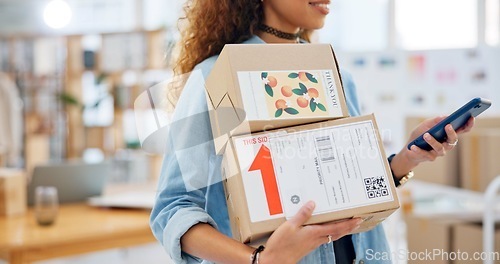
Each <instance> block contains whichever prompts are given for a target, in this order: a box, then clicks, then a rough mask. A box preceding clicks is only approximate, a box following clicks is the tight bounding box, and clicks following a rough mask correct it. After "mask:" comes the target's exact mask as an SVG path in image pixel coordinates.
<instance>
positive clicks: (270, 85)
mask: <svg viewBox="0 0 500 264" xmlns="http://www.w3.org/2000/svg"><path fill="white" fill-rule="evenodd" d="M334 76H335V75H334V74H333V71H332V70H298V71H294V70H290V71H240V72H238V81H239V85H240V90H241V96H242V99H243V106H244V108H245V109H244V110H245V112H246V117H247V119H248V120H267V119H286V118H297V117H325V116H333V117H340V116H342V109H341V105H340V102H339V95H338V89H339V88H340V87H337V85H336V83H335V78H334Z"/></svg>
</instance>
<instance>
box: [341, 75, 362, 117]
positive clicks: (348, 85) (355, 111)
mask: <svg viewBox="0 0 500 264" xmlns="http://www.w3.org/2000/svg"><path fill="white" fill-rule="evenodd" d="M340 75H341V76H342V84H343V86H344V94H345V97H346V102H347V108H349V114H350V115H351V116H359V115H361V109H360V107H359V101H358V95H357V93H356V85H355V84H354V81H353V79H352V75H351V74H350V73H348V72H347V71H344V70H340Z"/></svg>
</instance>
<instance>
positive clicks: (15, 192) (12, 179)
mask: <svg viewBox="0 0 500 264" xmlns="http://www.w3.org/2000/svg"><path fill="white" fill-rule="evenodd" d="M26 189H27V188H26V173H25V172H24V171H21V170H17V169H7V168H0V215H5V216H12V215H19V214H23V213H25V212H26V206H27V201H26Z"/></svg>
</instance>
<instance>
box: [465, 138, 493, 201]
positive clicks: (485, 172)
mask: <svg viewBox="0 0 500 264" xmlns="http://www.w3.org/2000/svg"><path fill="white" fill-rule="evenodd" d="M460 145H461V146H460V184H461V187H462V188H465V189H469V190H473V191H479V192H484V191H485V190H486V188H487V187H488V185H489V183H490V182H491V181H492V180H493V179H494V178H495V177H496V176H498V175H500V162H498V161H499V160H498V157H500V130H499V129H474V130H472V131H471V132H470V133H467V134H465V135H463V136H462V137H461V139H460Z"/></svg>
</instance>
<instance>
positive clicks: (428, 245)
mask: <svg viewBox="0 0 500 264" xmlns="http://www.w3.org/2000/svg"><path fill="white" fill-rule="evenodd" d="M405 220H406V237H407V241H408V254H407V255H406V256H404V257H405V258H406V259H405V260H407V261H408V263H450V262H449V261H448V260H444V259H441V258H439V257H432V256H431V257H430V258H429V257H428V254H427V255H426V254H424V255H421V256H422V257H419V256H418V254H422V253H421V252H424V253H427V252H434V250H442V252H450V251H451V249H452V244H451V243H452V238H451V236H452V233H453V229H452V228H453V224H454V223H456V222H454V221H450V220H448V219H433V218H424V217H418V216H413V215H408V217H406V219H405ZM412 254H416V255H415V256H416V257H413V256H412Z"/></svg>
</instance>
